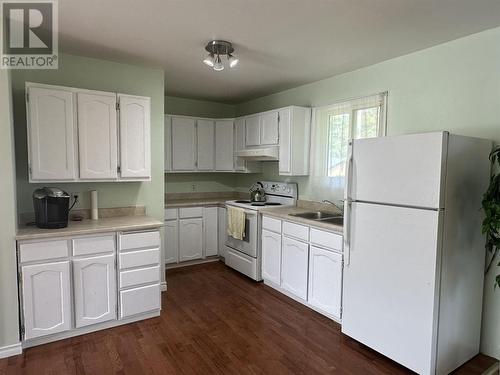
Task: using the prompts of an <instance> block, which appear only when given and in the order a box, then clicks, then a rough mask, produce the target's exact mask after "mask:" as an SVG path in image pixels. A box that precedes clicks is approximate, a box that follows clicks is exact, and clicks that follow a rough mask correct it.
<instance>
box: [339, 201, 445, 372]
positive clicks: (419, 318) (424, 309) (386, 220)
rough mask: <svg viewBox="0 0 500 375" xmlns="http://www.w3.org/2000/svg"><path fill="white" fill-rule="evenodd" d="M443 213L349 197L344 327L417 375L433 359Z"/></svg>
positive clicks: (426, 370)
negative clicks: (378, 203) (354, 199)
mask: <svg viewBox="0 0 500 375" xmlns="http://www.w3.org/2000/svg"><path fill="white" fill-rule="evenodd" d="M439 216H440V211H432V210H421V209H411V208H403V207H395V206H384V205H377V204H367V203H358V202H353V203H352V207H351V217H350V222H349V223H347V225H350V226H351V243H350V246H351V247H350V259H351V261H350V264H349V265H346V266H345V267H344V286H343V313H342V332H343V333H345V334H346V335H348V336H351V337H352V338H354V339H356V340H358V341H360V342H362V343H363V344H365V345H367V346H369V347H370V348H372V349H375V350H376V351H378V352H380V353H382V354H384V355H386V356H387V357H389V358H392V359H393V360H395V361H396V362H399V363H400V364H402V365H403V366H406V367H408V368H410V369H411V370H413V371H416V372H417V373H419V374H430V373H431V372H432V371H431V369H433V368H434V361H435V360H434V358H435V342H436V340H435V331H436V329H435V322H434V317H435V316H437V314H435V308H436V306H437V303H436V302H435V299H436V295H437V293H436V289H437V287H438V285H437V280H439V276H437V271H436V269H439V268H438V261H437V259H438V256H437V253H438V250H437V249H438V247H439V246H438V244H439V241H438V223H439Z"/></svg>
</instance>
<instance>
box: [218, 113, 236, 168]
mask: <svg viewBox="0 0 500 375" xmlns="http://www.w3.org/2000/svg"><path fill="white" fill-rule="evenodd" d="M233 126H234V123H233V120H217V121H216V122H215V169H216V170H217V171H221V172H224V171H228V172H230V171H233V170H234V165H233V158H234V151H233V142H234V138H233Z"/></svg>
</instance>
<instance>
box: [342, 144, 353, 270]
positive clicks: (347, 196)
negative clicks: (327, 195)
mask: <svg viewBox="0 0 500 375" xmlns="http://www.w3.org/2000/svg"><path fill="white" fill-rule="evenodd" d="M345 175H346V183H345V187H344V228H343V241H344V265H345V266H348V265H349V262H350V255H351V246H350V236H351V228H350V227H351V203H352V200H351V183H352V181H351V180H352V139H351V140H349V147H348V151H347V162H346V173H345Z"/></svg>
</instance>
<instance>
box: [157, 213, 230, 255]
mask: <svg viewBox="0 0 500 375" xmlns="http://www.w3.org/2000/svg"><path fill="white" fill-rule="evenodd" d="M225 228H226V208H225V207H216V206H207V207H205V206H194V207H184V208H167V209H165V258H164V262H165V264H176V263H181V262H187V261H192V260H199V259H205V258H207V257H209V258H210V257H216V256H217V255H221V256H224V244H225V242H226V240H225Z"/></svg>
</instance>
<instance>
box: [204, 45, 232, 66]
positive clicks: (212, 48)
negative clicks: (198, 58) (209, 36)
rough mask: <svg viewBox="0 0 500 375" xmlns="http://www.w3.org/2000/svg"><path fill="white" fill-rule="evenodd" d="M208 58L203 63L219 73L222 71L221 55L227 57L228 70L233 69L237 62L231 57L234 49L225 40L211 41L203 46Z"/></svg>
mask: <svg viewBox="0 0 500 375" xmlns="http://www.w3.org/2000/svg"><path fill="white" fill-rule="evenodd" d="M205 50H206V51H207V52H208V56H207V57H205V58H204V59H203V63H205V64H206V65H208V66H210V67H211V68H213V70H215V71H217V72H219V71H221V70H224V64H223V63H222V59H221V55H222V56H227V61H228V64H229V67H230V68H234V67H235V66H236V65H237V64H238V62H239V60H238V59H237V58H236V57H234V56H233V53H234V47H233V45H232V44H231V42H227V41H225V40H212V41H210V42H208V44H207V45H206V46H205Z"/></svg>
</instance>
